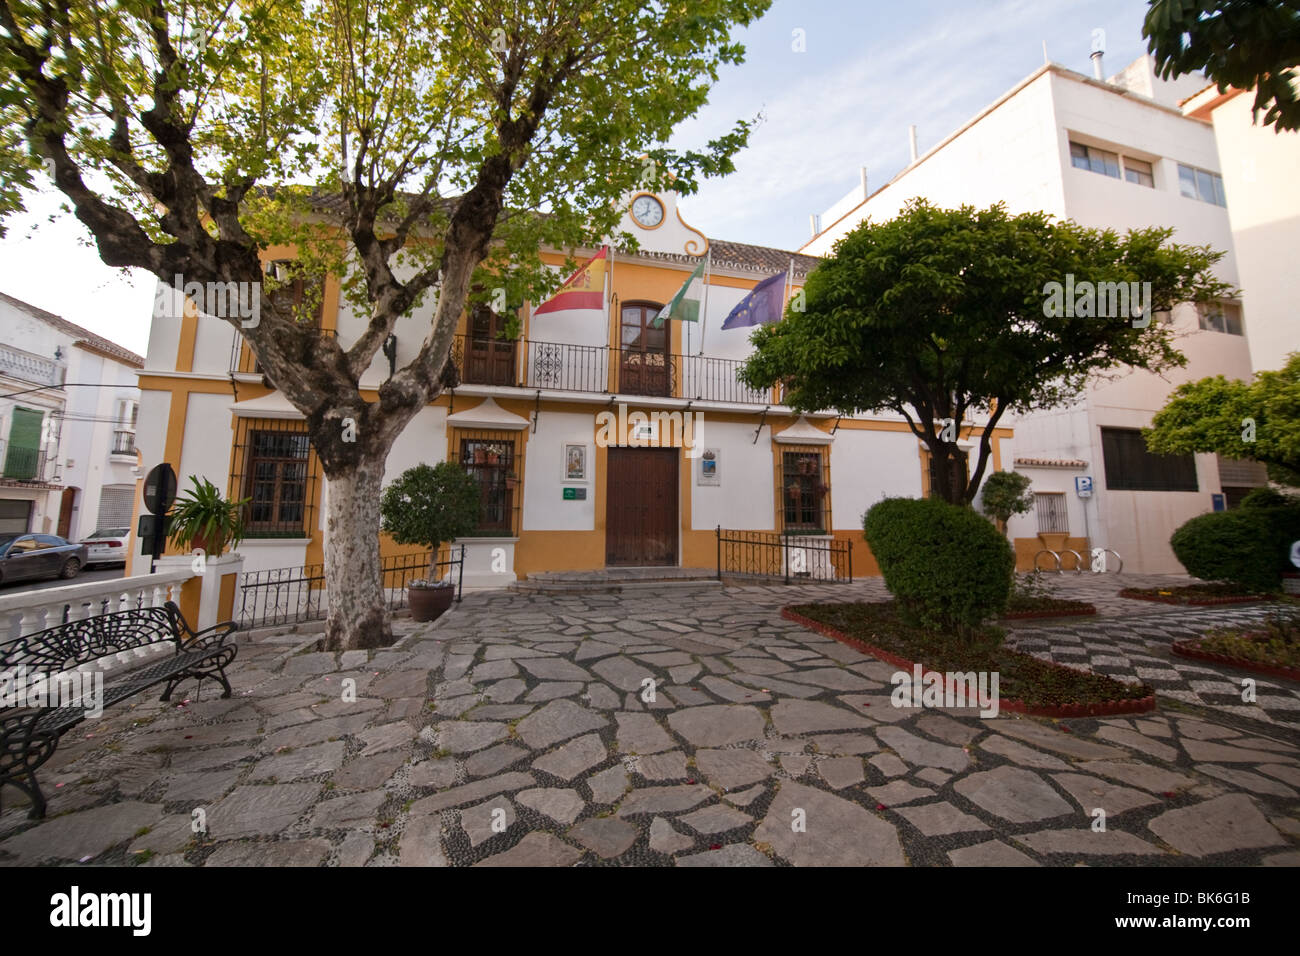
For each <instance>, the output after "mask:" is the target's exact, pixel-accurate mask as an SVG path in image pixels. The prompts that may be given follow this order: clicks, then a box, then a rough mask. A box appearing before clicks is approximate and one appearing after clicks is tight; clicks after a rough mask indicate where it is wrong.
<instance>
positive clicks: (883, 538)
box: [863, 498, 1015, 640]
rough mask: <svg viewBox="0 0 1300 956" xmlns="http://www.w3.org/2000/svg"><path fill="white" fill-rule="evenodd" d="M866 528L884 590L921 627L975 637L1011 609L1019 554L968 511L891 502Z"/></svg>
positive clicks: (933, 502)
mask: <svg viewBox="0 0 1300 956" xmlns="http://www.w3.org/2000/svg"><path fill="white" fill-rule="evenodd" d="M863 524H864V528H865V530H866V534H867V543H868V545H870V547H871V553H872V555H873V556H874V557H875V559H876V562H877V563H878V564H879V565H880V570H881V573H882V574H883V575H884V578H885V585H886V586H887V587H888V588H889V591H890V593H891V594H893V595H894V597H895V598H896V599H897V601H898V604H899V607H900V608H901V609H902V610H903V612H904V613H905V614H906V615H907V616H908V617H909V618H910V619H911V620H912V621H913V622H914V623H915V624H917V625H919V626H921V627H926V628H930V629H933V630H937V631H942V632H944V633H946V634H951V635H953V636H956V637H957V638H959V639H961V640H970V639H972V638H973V636H974V635H976V634H977V633H978V632H979V629H980V624H981V622H983V621H985V620H987V619H988V618H990V617H994V616H995V615H997V614H999V613H1000V612H1001V611H1002V610H1003V609H1004V608H1005V607H1006V605H1007V597H1008V594H1009V592H1010V590H1011V575H1012V572H1013V570H1014V568H1015V556H1014V555H1013V554H1012V551H1011V545H1010V544H1008V543H1007V540H1006V538H1004V537H1003V536H1002V535H1001V534H999V533H998V531H997V529H995V528H994V527H993V525H991V524H989V522H988V521H986V520H985V519H983V518H981V517H980V516H979V515H977V514H976V513H975V512H974V511H972V510H971V509H970V508H965V507H962V506H960V505H952V504H948V503H947V502H945V501H940V500H939V499H937V498H924V499H915V498H886V499H885V500H883V501H881V502H879V503H877V504H876V505H874V506H872V508H871V510H870V511H868V512H867V514H866V518H865V519H864V522H863Z"/></svg>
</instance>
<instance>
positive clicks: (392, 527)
mask: <svg viewBox="0 0 1300 956" xmlns="http://www.w3.org/2000/svg"><path fill="white" fill-rule="evenodd" d="M480 501H481V499H480V496H479V486H478V482H476V481H475V480H474V479H473V478H472V477H471V476H470V474H469V473H468V472H467V471H465V469H464V468H461V467H460V466H459V465H457V464H455V463H454V462H450V461H443V462H439V463H438V464H436V465H416V466H415V467H413V468H408V469H406V471H404V472H402V473H401V474H400V475H398V476H397V479H396V480H395V481H394V482H393V483H392V484H390V485H389V486H388V487H387V488H385V489H384V494H383V497H382V498H381V499H380V502H379V514H380V518H381V519H382V524H381V527H382V530H384V531H387V532H388V533H389V534H390V535H392V536H393V540H394V541H396V542H397V543H398V544H418V545H423V546H424V547H426V548H429V549H431V550H433V549H436V548H437V547H438V546H439V545H441V544H442V543H443V542H444V541H452V540H455V539H456V538H458V537H461V536H462V535H466V534H469V533H470V532H471V531H473V530H474V527H475V526H476V525H477V524H478V517H479V507H480ZM435 560H436V558H435Z"/></svg>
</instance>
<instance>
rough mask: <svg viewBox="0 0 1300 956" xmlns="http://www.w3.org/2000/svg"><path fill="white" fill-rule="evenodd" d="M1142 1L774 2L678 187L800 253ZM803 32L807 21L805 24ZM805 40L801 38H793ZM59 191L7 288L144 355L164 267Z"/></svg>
mask: <svg viewBox="0 0 1300 956" xmlns="http://www.w3.org/2000/svg"><path fill="white" fill-rule="evenodd" d="M1146 8H1147V3H1146V0H907V2H899V0H776V2H774V3H773V4H772V6H771V8H769V10H768V12H767V13H766V14H765V15H764V16H763V17H762V19H761V20H759V21H758V22H757V23H755V24H753V25H751V26H750V27H748V28H747V29H745V30H740V31H737V34H736V39H738V40H739V41H740V42H742V43H743V44H744V45H745V48H746V58H745V62H744V63H743V64H741V65H739V66H735V67H730V66H729V67H726V68H725V69H724V70H723V72H722V73H721V75H720V77H719V81H718V83H717V85H716V86H715V87H714V89H713V91H712V93H711V94H710V97H709V102H708V104H707V105H706V106H705V108H704V109H703V110H701V111H700V112H699V113H698V114H697V115H696V116H695V117H693V118H692V119H691V120H689V121H687V122H686V123H684V124H683V125H682V126H681V127H680V128H679V130H678V134H677V136H676V138H675V139H674V140H673V143H672V145H674V146H676V147H679V148H686V147H700V146H702V145H703V144H704V143H706V142H707V141H708V140H709V139H711V138H713V137H715V136H717V135H719V134H720V133H723V132H725V131H726V130H728V129H730V128H731V126H732V125H733V124H734V123H735V121H736V120H738V119H742V118H744V119H750V118H753V117H755V116H758V115H760V114H761V116H762V122H761V123H760V125H759V126H758V128H757V129H756V130H755V131H754V133H753V134H752V136H751V138H750V143H749V145H748V146H747V147H746V148H745V149H744V150H743V151H742V152H741V153H739V154H738V155H737V157H736V160H735V163H736V172H734V173H733V174H731V175H730V176H727V177H725V178H722V179H715V180H708V181H705V182H704V183H703V184H702V185H701V187H700V190H699V192H697V193H696V194H694V195H691V196H686V197H683V198H682V199H681V201H680V203H679V208H680V210H681V213H682V216H683V217H684V218H685V219H686V221H687V222H689V223H690V224H691V225H693V226H695V227H696V228H698V229H700V230H702V231H703V232H704V233H706V234H707V235H708V236H710V237H712V238H717V239H726V240H730V241H733V242H749V243H754V244H756V245H767V246H775V247H777V248H781V249H796V248H798V247H799V246H800V245H802V244H803V242H805V241H806V240H807V239H808V238H809V234H810V233H809V221H808V217H809V215H810V214H812V213H821V212H822V211H823V210H825V209H826V208H827V207H829V206H831V205H832V204H833V203H835V202H836V201H838V200H839V199H841V198H842V197H843V196H844V195H846V194H847V193H848V192H849V191H850V190H852V189H854V188H855V187H856V186H857V184H858V182H859V180H860V172H859V169H860V168H861V167H862V166H866V167H867V177H868V183H869V187H870V188H871V189H872V190H874V189H876V188H878V187H880V186H882V185H884V184H885V183H886V182H888V181H889V179H890V178H892V177H893V176H894V175H895V174H896V173H897V172H898V171H899V170H901V169H902V168H903V167H904V166H905V165H906V164H907V161H908V126H909V125H911V124H915V125H916V126H917V137H918V141H919V147H920V150H921V152H922V153H924V152H925V151H926V150H927V149H929V148H930V147H932V146H934V145H935V144H937V143H938V142H939V141H940V140H942V139H943V138H944V137H946V136H947V135H948V134H950V133H952V132H953V131H955V130H956V129H957V128H959V127H960V126H961V125H962V124H963V123H965V122H966V121H967V120H968V119H970V118H972V117H973V116H974V115H975V114H976V113H978V112H979V111H980V110H981V109H983V108H984V107H985V106H987V105H988V104H989V103H991V102H992V101H993V100H995V99H996V98H997V97H999V96H1000V95H1002V94H1003V93H1005V92H1006V91H1007V90H1009V89H1010V88H1011V87H1013V86H1015V84H1016V83H1018V82H1019V81H1020V80H1022V79H1024V78H1025V77H1026V76H1028V75H1029V74H1031V73H1032V72H1033V71H1034V70H1036V69H1037V68H1038V67H1039V66H1041V65H1042V63H1043V45H1044V43H1046V46H1047V54H1048V56H1049V57H1050V58H1051V59H1052V60H1053V61H1054V62H1057V63H1061V64H1063V65H1065V66H1067V67H1070V68H1072V69H1075V70H1078V71H1080V72H1082V73H1087V74H1091V72H1092V65H1091V61H1090V59H1089V53H1090V52H1091V43H1092V31H1093V30H1094V29H1096V28H1101V29H1103V30H1104V31H1105V34H1106V56H1105V70H1106V75H1107V76H1110V75H1113V74H1115V73H1117V72H1119V70H1121V69H1122V68H1123V67H1124V66H1126V65H1127V64H1129V63H1130V62H1132V61H1133V60H1135V59H1137V58H1138V57H1139V56H1141V55H1142V54H1143V53H1145V52H1146V44H1145V41H1143V39H1142V20H1143V18H1144V16H1145V14H1146ZM796 31H802V32H801V33H797V32H796ZM800 47H802V49H799V48H800ZM59 206H60V201H59V198H58V196H57V195H56V194H54V193H53V190H52V189H51V190H50V191H48V192H46V193H44V194H39V195H32V196H30V197H29V202H28V206H27V209H28V212H27V213H26V214H24V215H22V216H17V217H14V218H12V219H10V220H9V222H8V224H7V226H8V234H7V235H6V237H5V238H4V239H2V240H0V291H2V292H5V293H8V294H9V295H11V296H14V297H15V298H18V299H22V300H24V301H26V302H30V303H31V304H33V305H35V306H38V307H39V308H42V309H45V310H47V311H50V312H55V313H58V314H59V315H62V316H63V317H64V318H66V319H68V320H69V321H71V322H76V323H77V324H79V325H83V326H85V327H86V328H88V329H90V330H91V331H94V332H97V333H99V334H100V335H103V336H105V337H106V338H109V339H112V340H113V341H115V342H118V343H119V344H121V345H123V346H125V347H126V348H129V349H132V350H133V351H135V352H139V353H140V354H142V355H143V354H144V352H145V350H146V348H147V345H148V337H149V319H150V312H151V310H152V305H153V290H154V279H153V277H152V276H149V275H147V274H145V273H144V272H142V271H140V270H124V269H113V268H110V267H108V266H106V265H104V264H103V263H102V262H101V261H100V260H99V257H98V255H97V254H96V251H95V248H94V245H93V243H92V241H91V239H90V235H89V233H88V232H87V231H86V229H85V228H84V227H82V226H81V224H80V223H79V222H77V221H76V220H75V219H74V218H72V217H71V216H68V215H66V214H63V213H61V212H59Z"/></svg>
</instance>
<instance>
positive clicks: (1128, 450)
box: [800, 57, 1294, 572]
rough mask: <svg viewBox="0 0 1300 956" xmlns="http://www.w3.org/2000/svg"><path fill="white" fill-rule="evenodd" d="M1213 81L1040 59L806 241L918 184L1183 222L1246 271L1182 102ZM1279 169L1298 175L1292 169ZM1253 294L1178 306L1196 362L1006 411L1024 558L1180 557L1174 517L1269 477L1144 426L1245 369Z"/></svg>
mask: <svg viewBox="0 0 1300 956" xmlns="http://www.w3.org/2000/svg"><path fill="white" fill-rule="evenodd" d="M1098 72H1099V71H1098ZM1204 85H1205V80H1204V78H1203V77H1184V78H1182V79H1181V80H1180V81H1178V82H1174V83H1166V82H1163V81H1161V80H1159V79H1158V78H1156V77H1155V75H1154V72H1153V69H1152V64H1151V61H1150V59H1149V58H1147V57H1143V58H1141V59H1139V60H1137V61H1136V62H1135V63H1133V64H1132V65H1130V66H1129V67H1127V68H1126V69H1125V70H1124V71H1123V72H1121V73H1120V74H1118V75H1116V76H1113V77H1111V78H1110V80H1108V81H1102V80H1098V79H1095V78H1093V77H1090V76H1086V75H1084V74H1081V73H1078V72H1075V71H1073V70H1070V69H1068V68H1066V67H1064V66H1061V65H1059V64H1056V63H1047V64H1044V65H1043V66H1042V67H1040V68H1039V69H1037V70H1035V71H1034V72H1033V73H1032V74H1031V75H1030V76H1028V77H1027V78H1026V79H1025V80H1023V81H1022V82H1021V83H1019V84H1017V85H1016V86H1015V87H1014V88H1013V89H1011V90H1009V91H1008V92H1007V93H1006V94H1005V95H1003V96H1002V97H1000V98H999V99H998V100H996V101H995V102H993V103H991V104H990V105H989V106H988V107H987V108H986V109H984V110H983V111H982V112H980V113H979V114H978V115H977V116H975V117H973V118H972V119H971V120H970V121H969V122H967V123H966V124H965V125H963V126H962V127H961V128H960V129H958V130H956V131H955V132H953V133H952V134H951V135H949V136H947V137H946V138H944V139H943V140H942V141H941V142H940V143H938V144H937V145H936V146H934V147H933V148H932V149H930V150H928V151H927V152H925V153H924V154H922V155H914V157H913V159H912V161H911V163H910V164H909V165H908V166H907V167H906V168H905V169H903V170H902V171H901V172H900V173H898V175H896V176H895V177H894V178H893V179H892V180H890V181H889V182H888V183H887V184H885V185H884V186H882V187H881V188H879V189H877V190H875V191H874V192H870V191H868V190H867V188H866V174H865V173H864V174H863V177H862V179H863V182H862V184H861V185H860V186H859V188H857V189H855V190H854V191H853V192H851V193H850V194H849V195H848V196H846V197H845V198H844V199H843V200H841V201H840V202H839V203H836V204H835V205H834V206H833V207H831V209H829V210H828V211H827V212H826V213H824V214H823V215H822V216H821V217H820V220H818V219H817V218H814V227H815V228H816V229H817V231H816V234H815V235H814V236H813V237H812V239H811V240H810V241H809V242H808V243H806V244H805V245H804V247H803V248H802V249H801V250H800V251H801V252H804V253H807V254H810V255H828V254H830V253H831V252H832V249H833V247H834V244H835V242H836V240H838V239H839V238H840V237H841V236H843V235H845V234H846V233H847V232H849V231H851V230H852V229H854V228H855V227H856V226H858V225H860V224H861V223H863V222H865V221H867V220H868V219H871V220H873V221H876V222H881V221H887V220H889V219H891V218H893V217H894V216H896V215H897V214H898V213H899V211H900V210H901V209H902V208H903V206H904V204H905V203H907V202H908V201H909V200H911V199H913V198H917V197H921V198H925V199H927V200H929V201H930V202H931V203H932V204H934V205H936V206H940V207H956V206H962V205H972V206H975V207H981V208H982V207H986V206H990V205H992V204H994V203H997V202H1003V203H1005V204H1006V206H1007V208H1008V210H1009V211H1010V212H1011V213H1013V214H1015V213H1022V212H1030V211H1035V210H1042V211H1045V212H1048V213H1050V214H1052V215H1054V216H1056V217H1058V218H1060V219H1072V220H1074V221H1076V222H1078V223H1079V224H1081V225H1084V226H1089V227H1097V228H1111V229H1116V230H1118V231H1120V232H1123V231H1124V230H1126V229H1129V228H1139V227H1147V226H1164V227H1172V228H1173V229H1174V231H1175V232H1174V237H1173V241H1175V242H1180V243H1185V244H1191V245H1209V246H1211V247H1213V248H1214V249H1218V250H1223V251H1224V252H1226V255H1225V256H1224V258H1223V259H1222V260H1221V261H1220V263H1219V265H1218V267H1217V274H1218V276H1219V278H1220V279H1222V280H1223V281H1224V282H1226V283H1228V284H1230V285H1231V286H1233V287H1240V286H1242V285H1243V284H1244V283H1243V280H1242V274H1241V272H1240V271H1239V265H1238V256H1237V254H1236V252H1235V251H1234V248H1235V246H1234V236H1233V223H1232V222H1231V221H1230V219H1229V214H1228V207H1227V198H1228V194H1226V193H1225V189H1224V181H1223V177H1222V174H1221V170H1222V167H1221V164H1220V154H1219V144H1218V143H1217V142H1216V139H1215V131H1214V129H1213V128H1212V126H1211V125H1210V123H1209V122H1207V121H1206V120H1204V119H1201V118H1198V117H1197V116H1195V115H1188V114H1185V113H1184V112H1183V110H1182V109H1181V108H1180V106H1179V104H1180V102H1181V101H1182V100H1183V99H1185V98H1187V97H1188V96H1190V95H1192V94H1193V93H1194V92H1196V91H1197V90H1199V89H1201V88H1202V87H1204ZM1270 135H1271V134H1270ZM1260 172H1261V173H1262V172H1264V171H1263V170H1260ZM1292 174H1294V167H1293V168H1292ZM1273 185H1274V188H1278V189H1282V190H1292V191H1293V190H1294V186H1293V184H1292V182H1291V181H1289V180H1281V181H1275V182H1274V184H1273ZM1290 251H1292V252H1293V251H1294V250H1293V249H1292V250H1290ZM1279 254H1282V253H1279ZM1288 279H1289V276H1288ZM1266 288H1267V290H1268V291H1266V292H1265V293H1264V295H1265V296H1267V297H1272V296H1275V295H1277V291H1276V289H1275V288H1274V287H1272V286H1268V287H1266ZM1246 295H1249V292H1247V293H1246ZM1247 301H1249V300H1247ZM1254 308H1255V306H1254V305H1251V306H1249V307H1245V306H1244V305H1243V302H1242V301H1238V300H1233V301H1225V302H1222V303H1219V304H1218V305H1217V306H1216V307H1213V308H1208V309H1197V308H1195V307H1192V306H1190V305H1187V306H1181V307H1179V308H1177V309H1175V310H1174V313H1173V315H1172V316H1166V317H1162V320H1164V321H1169V322H1171V323H1172V325H1173V327H1174V329H1175V333H1176V335H1177V340H1178V341H1177V344H1178V347H1179V348H1180V349H1181V350H1182V351H1183V353H1184V354H1185V355H1186V356H1187V359H1188V364H1187V366H1186V367H1185V368H1183V369H1180V370H1176V371H1175V372H1173V373H1170V374H1168V375H1167V376H1165V377H1163V378H1162V377H1159V376H1156V375H1153V374H1150V373H1145V372H1133V371H1129V372H1128V373H1126V374H1120V375H1118V376H1116V377H1115V378H1113V379H1112V380H1108V381H1104V382H1099V383H1096V384H1093V385H1092V386H1090V387H1089V388H1087V389H1086V390H1085V391H1084V393H1083V394H1081V395H1080V396H1079V398H1078V401H1077V402H1076V403H1074V404H1073V405H1071V406H1069V407H1066V408H1061V409H1056V410H1053V411H1049V412H1044V413H1038V414H1034V415H1030V416H1027V417H1020V418H1018V419H1016V420H1015V421H1013V422H1007V424H1010V425H1011V426H1012V427H1013V428H1014V431H1015V437H1014V439H1013V441H1012V442H1011V444H1012V446H1013V448H1014V453H1013V454H1012V455H1010V456H1007V459H1006V461H1005V464H1004V465H1003V467H1005V468H1012V467H1014V468H1016V469H1017V470H1019V471H1022V472H1024V473H1025V474H1027V475H1029V476H1030V477H1031V478H1032V479H1033V488H1034V491H1035V493H1036V496H1037V507H1036V509H1035V511H1034V512H1033V513H1030V514H1028V515H1025V516H1021V517H1018V518H1015V519H1013V520H1012V521H1011V523H1010V527H1009V533H1010V534H1011V535H1012V537H1013V539H1014V540H1015V543H1016V548H1017V553H1018V555H1019V557H1020V565H1021V567H1022V568H1024V567H1028V566H1029V565H1030V564H1031V563H1032V561H1033V556H1034V554H1035V553H1036V552H1038V551H1039V550H1040V549H1042V548H1043V547H1047V546H1051V547H1052V548H1053V550H1057V551H1059V550H1061V548H1062V547H1069V548H1073V549H1075V550H1078V551H1084V549H1086V548H1089V547H1094V548H1095V547H1105V548H1110V549H1113V550H1114V551H1116V552H1118V553H1119V554H1120V555H1121V556H1122V558H1123V561H1124V566H1125V568H1126V569H1131V570H1135V571H1148V572H1176V571H1180V570H1181V566H1180V565H1179V564H1178V561H1177V559H1176V558H1175V557H1174V555H1173V552H1172V550H1171V549H1170V547H1169V536H1170V535H1171V534H1172V532H1173V531H1174V529H1176V528H1177V527H1178V526H1179V525H1181V524H1182V523H1183V522H1184V521H1186V520H1187V519H1188V518H1191V517H1193V516H1195V515H1197V514H1201V513H1203V512H1205V511H1208V510H1210V509H1211V508H1213V507H1222V506H1223V505H1224V504H1225V499H1226V504H1227V505H1228V506H1231V504H1232V503H1233V502H1234V501H1235V500H1237V499H1239V498H1240V497H1241V496H1243V495H1244V494H1245V493H1247V492H1248V491H1249V490H1250V489H1251V488H1252V487H1255V486H1258V485H1261V484H1264V483H1265V477H1264V474H1263V469H1262V468H1260V467H1257V466H1255V465H1253V464H1246V463H1237V462H1227V461H1220V460H1219V459H1218V458H1217V457H1216V456H1214V455H1195V456H1184V457H1180V458H1157V457H1155V456H1152V455H1150V454H1149V453H1147V451H1146V447H1145V444H1144V442H1143V441H1142V438H1141V433H1140V429H1142V428H1144V427H1147V426H1149V425H1150V423H1151V418H1152V415H1153V414H1154V413H1155V412H1156V411H1157V410H1158V409H1160V408H1161V407H1162V406H1163V405H1164V403H1165V401H1166V399H1167V397H1168V395H1169V393H1170V391H1171V390H1172V389H1173V388H1174V387H1175V386H1177V385H1178V384H1180V383H1182V382H1185V381H1191V380H1195V379H1199V378H1203V377H1205V376H1209V375H1217V374H1222V375H1225V376H1228V377H1230V378H1242V379H1246V378H1249V377H1250V375H1251V369H1252V365H1251V348H1252V346H1251V343H1250V340H1249V336H1250V335H1251V334H1252V330H1253V329H1254V321H1255V319H1254ZM1270 347H1272V346H1270ZM1076 479H1081V480H1080V481H1076ZM1089 480H1090V484H1091V494H1090V495H1089V494H1087V486H1088V484H1089ZM1080 490H1082V491H1083V492H1084V494H1083V495H1081V494H1080V493H1079V491H1080ZM1218 496H1224V498H1219V497H1218Z"/></svg>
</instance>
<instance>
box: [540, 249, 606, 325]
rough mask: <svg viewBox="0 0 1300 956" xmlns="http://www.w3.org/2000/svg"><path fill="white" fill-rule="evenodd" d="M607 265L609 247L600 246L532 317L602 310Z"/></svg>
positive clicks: (603, 306)
mask: <svg viewBox="0 0 1300 956" xmlns="http://www.w3.org/2000/svg"><path fill="white" fill-rule="evenodd" d="M608 263H609V246H601V247H600V252H598V253H596V254H595V255H594V256H592V257H591V258H590V259H588V260H587V261H586V262H585V263H583V264H582V266H581V267H580V268H579V269H578V271H577V272H575V273H574V274H573V275H571V276H569V278H568V279H567V280H565V283H564V285H562V286H560V290H559V291H558V292H556V293H555V295H553V296H551V297H550V298H549V299H547V300H546V301H545V302H543V303H542V304H541V305H539V306H538V307H537V308H536V309H534V310H533V315H541V314H542V313H543V312H568V311H569V310H571V309H604V308H605V269H606V267H607V265H608Z"/></svg>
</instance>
